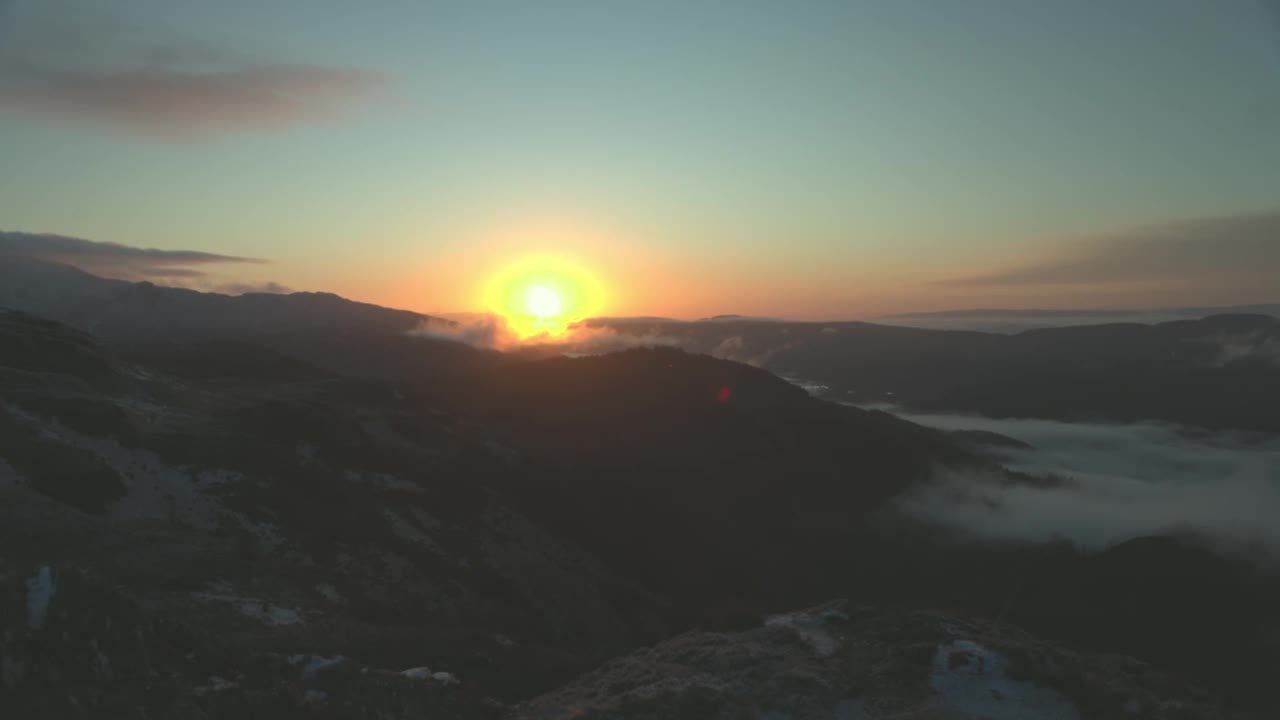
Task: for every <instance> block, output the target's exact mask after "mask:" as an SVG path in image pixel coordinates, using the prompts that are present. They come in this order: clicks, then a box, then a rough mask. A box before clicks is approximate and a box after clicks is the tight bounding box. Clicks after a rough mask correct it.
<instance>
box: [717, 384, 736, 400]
mask: <svg viewBox="0 0 1280 720" xmlns="http://www.w3.org/2000/svg"><path fill="white" fill-rule="evenodd" d="M731 397H733V390H731V389H729V386H728V385H725V386H723V387H721V388H720V392H718V393H716V399H717V400H719V401H720V402H729V398H731Z"/></svg>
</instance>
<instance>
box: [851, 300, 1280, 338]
mask: <svg viewBox="0 0 1280 720" xmlns="http://www.w3.org/2000/svg"><path fill="white" fill-rule="evenodd" d="M1211 315H1270V316H1272V317H1280V304H1276V303H1270V304H1260V305H1231V306H1221V307H1175V308H1151V309H1145V310H1107V309H1075V310H1071V309H1065V310H1043V309H1019V310H1014V309H992V308H979V309H972V310H945V311H942V312H919V313H902V314H899V315H886V316H884V317H881V318H878V319H877V320H876V322H880V323H884V324H886V325H899V326H903V327H914V328H926V329H930V330H979V331H982V332H998V333H1015V332H1021V331H1023V330H1038V329H1041V328H1047V327H1064V326H1070V325H1102V324H1107V323H1121V322H1123V323H1143V324H1148V325H1149V324H1154V323H1161V322H1171V321H1174V320H1199V319H1201V318H1206V317H1209V316H1211Z"/></svg>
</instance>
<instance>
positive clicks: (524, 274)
mask: <svg viewBox="0 0 1280 720" xmlns="http://www.w3.org/2000/svg"><path fill="white" fill-rule="evenodd" d="M484 305H485V307H486V308H487V309H488V310H489V311H491V312H494V313H497V314H499V315H502V316H503V317H505V318H506V320H507V324H508V325H509V326H510V327H511V329H512V330H513V331H514V332H515V333H516V334H517V335H518V336H520V338H521V339H528V338H535V337H542V336H548V337H554V336H557V335H561V334H563V333H564V332H565V331H566V330H567V329H568V327H569V325H570V324H571V323H573V322H576V321H578V320H582V319H583V318H587V317H591V316H593V315H597V314H599V313H600V311H601V309H602V308H603V307H604V290H603V286H602V284H601V283H600V281H599V280H598V279H597V278H596V276H595V274H594V273H592V272H591V271H589V270H588V269H587V268H586V267H585V266H583V265H582V264H580V263H578V262H577V261H575V260H573V259H571V258H568V257H563V256H554V255H539V256H534V257H528V258H524V259H522V260H519V261H516V262H513V263H511V264H510V265H508V266H507V267H505V268H503V269H502V270H500V271H499V272H497V273H496V274H495V275H494V276H493V277H492V278H491V280H490V281H489V284H488V285H487V286H486V288H485V291H484Z"/></svg>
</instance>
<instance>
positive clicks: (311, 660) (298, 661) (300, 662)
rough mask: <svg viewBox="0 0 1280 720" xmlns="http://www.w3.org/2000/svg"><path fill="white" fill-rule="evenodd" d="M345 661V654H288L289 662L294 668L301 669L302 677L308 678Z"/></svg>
mask: <svg viewBox="0 0 1280 720" xmlns="http://www.w3.org/2000/svg"><path fill="white" fill-rule="evenodd" d="M346 661H347V658H346V656H345V655H334V656H333V657H323V656H321V655H303V654H298V655H290V656H289V664H290V665H292V666H294V667H296V668H300V669H301V671H302V677H304V678H309V677H311V676H313V675H315V674H316V673H318V672H320V671H321V670H324V669H325V668H330V667H333V666H335V665H341V664H342V663H344V662H346Z"/></svg>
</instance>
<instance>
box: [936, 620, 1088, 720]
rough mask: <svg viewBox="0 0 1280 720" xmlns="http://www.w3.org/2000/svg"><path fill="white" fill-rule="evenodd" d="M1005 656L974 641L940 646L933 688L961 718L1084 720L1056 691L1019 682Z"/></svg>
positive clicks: (960, 641) (987, 719)
mask: <svg viewBox="0 0 1280 720" xmlns="http://www.w3.org/2000/svg"><path fill="white" fill-rule="evenodd" d="M1008 668H1009V660H1008V658H1006V657H1005V656H1004V655H1001V654H1000V653H998V652H995V651H993V650H991V649H989V648H986V647H984V646H982V645H979V644H978V643H976V642H973V641H971V640H955V641H953V642H950V643H947V644H945V645H939V646H938V651H937V653H936V654H935V655H934V657H933V671H932V673H931V674H930V677H929V687H931V688H932V689H933V690H934V692H936V693H937V694H938V699H939V700H940V704H941V705H942V706H944V707H946V708H947V709H948V710H951V711H952V712H954V713H955V717H956V718H965V719H972V720H979V719H981V720H1080V713H1079V711H1077V710H1076V708H1075V706H1074V705H1072V704H1071V702H1070V701H1068V700H1066V699H1065V698H1063V697H1062V696H1061V695H1059V694H1058V693H1057V692H1055V691H1054V690H1052V689H1050V688H1045V687H1040V686H1037V685H1033V684H1031V683H1028V682H1023V681H1020V680H1013V679H1011V678H1010V677H1009V676H1008V672H1007V671H1008Z"/></svg>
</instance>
